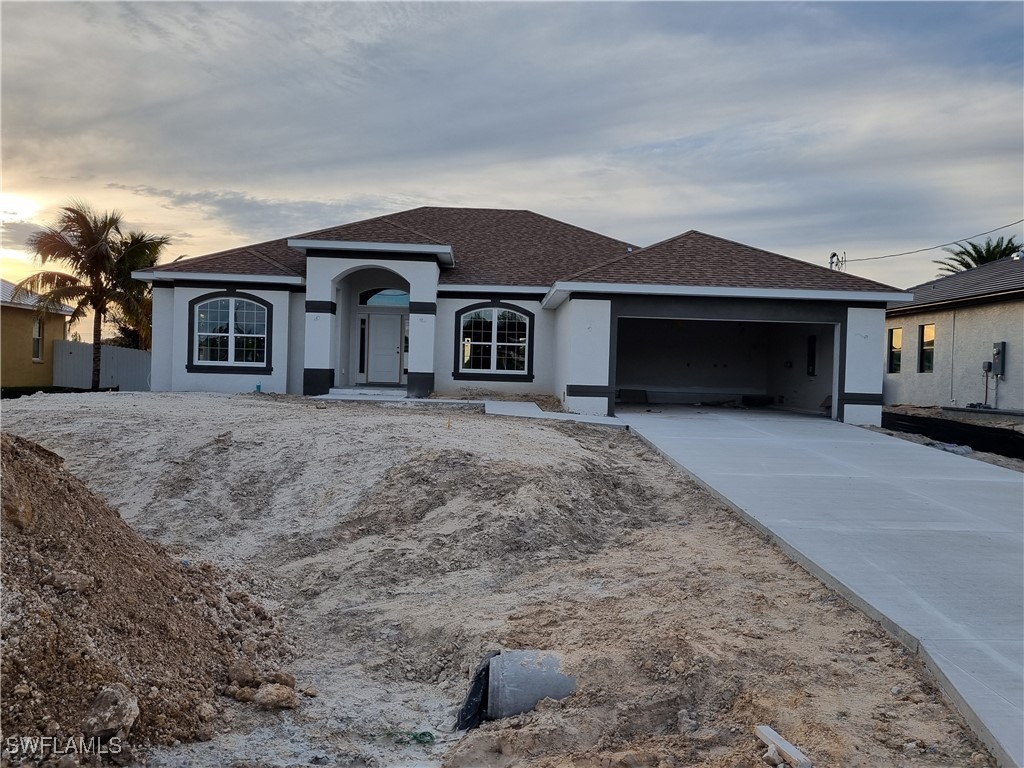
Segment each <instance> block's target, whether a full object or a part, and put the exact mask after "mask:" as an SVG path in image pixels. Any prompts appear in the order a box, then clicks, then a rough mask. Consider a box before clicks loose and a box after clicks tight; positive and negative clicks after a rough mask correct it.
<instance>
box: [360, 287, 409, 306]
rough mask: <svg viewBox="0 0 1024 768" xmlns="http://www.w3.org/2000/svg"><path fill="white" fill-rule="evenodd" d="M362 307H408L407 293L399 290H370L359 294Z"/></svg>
mask: <svg viewBox="0 0 1024 768" xmlns="http://www.w3.org/2000/svg"><path fill="white" fill-rule="evenodd" d="M359 304H360V306H364V307H408V306H409V292H408V291H403V290H401V289H399V288H371V289H370V290H368V291H363V292H362V293H360V294H359Z"/></svg>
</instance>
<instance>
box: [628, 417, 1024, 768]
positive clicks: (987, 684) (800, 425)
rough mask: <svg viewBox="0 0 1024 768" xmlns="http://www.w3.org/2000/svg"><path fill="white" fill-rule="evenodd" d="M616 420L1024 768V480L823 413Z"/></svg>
mask: <svg viewBox="0 0 1024 768" xmlns="http://www.w3.org/2000/svg"><path fill="white" fill-rule="evenodd" d="M648 408H650V411H651V412H648V411H647V409H648ZM617 414H618V417H619V418H621V419H622V420H623V421H625V422H626V423H627V424H628V425H629V426H630V428H631V429H633V430H634V431H635V432H636V433H637V434H638V435H640V437H641V438H643V439H645V440H646V441H647V442H649V443H650V444H652V445H653V446H654V447H655V448H656V449H657V450H659V451H660V452H661V453H663V454H664V455H665V456H667V457H668V458H669V459H670V460H672V461H673V462H675V463H677V464H678V465H680V466H682V467H683V468H684V469H686V470H687V471H688V472H690V473H692V474H694V475H696V476H697V478H698V479H699V480H700V481H702V482H703V483H704V484H705V485H706V486H708V487H709V488H710V489H711V490H712V491H714V492H715V493H716V494H717V495H719V496H720V497H722V498H724V499H725V500H726V501H728V502H730V503H731V505H732V506H733V507H736V508H738V509H739V510H740V512H741V513H742V514H744V515H745V516H746V517H747V518H748V519H749V520H750V521H751V523H753V524H754V525H755V526H756V527H758V528H760V529H761V530H762V531H764V532H766V533H767V534H768V535H770V536H771V537H772V538H773V539H774V540H776V541H777V542H778V543H779V544H780V545H781V546H782V547H783V549H785V550H786V551H787V552H788V553H789V554H790V555H791V556H792V557H794V558H795V559H796V560H797V561H798V562H800V563H801V565H803V566H804V567H806V568H807V569H808V570H810V571H811V572H812V573H813V574H815V575H816V576H817V577H818V578H820V579H821V580H822V581H824V582H825V583H827V584H829V585H830V586H832V587H833V588H835V589H837V590H838V591H839V592H841V593H842V594H843V595H844V596H846V597H847V598H848V599H849V600H850V601H851V602H853V603H854V604H855V605H857V606H858V607H860V608H861V609H862V610H864V611H865V612H866V613H868V615H870V616H872V617H873V618H875V619H877V620H879V621H880V622H881V623H882V624H883V625H884V626H885V627H886V628H887V629H888V630H889V631H890V632H892V633H894V634H896V635H897V636H899V637H900V638H901V639H902V640H903V641H904V642H905V643H906V644H907V645H908V646H909V647H911V648H912V649H914V650H916V651H917V652H918V653H920V654H921V656H922V658H923V659H924V660H925V662H926V664H927V665H928V666H929V667H930V668H931V670H932V671H933V673H934V674H935V675H936V677H937V678H938V681H939V684H940V685H941V686H942V689H943V690H944V691H945V692H946V693H947V694H948V695H949V696H950V697H951V698H952V699H953V700H954V702H955V703H956V704H957V707H958V708H959V709H960V711H961V712H962V713H963V714H964V716H965V717H966V718H967V719H968V721H969V722H970V724H971V726H972V727H973V728H974V729H975V732H976V733H977V734H978V735H979V737H980V738H981V739H982V740H983V741H984V742H985V743H986V744H987V745H988V747H989V748H990V749H991V750H992V752H993V754H994V755H995V756H996V759H997V760H998V761H999V763H1000V765H1004V766H1010V765H1012V766H1017V767H1018V768H1020V766H1021V764H1022V763H1024V526H1022V520H1024V477H1022V476H1021V475H1020V474H1019V473H1017V472H1013V471H1011V470H1008V469H1002V468H1000V467H996V466H992V465H990V464H984V463H982V462H979V461H976V460H974V459H970V458H965V457H961V456H955V455H953V454H950V453H944V452H943V451H939V450H936V449H934V448H930V447H927V446H923V445H917V444H915V443H911V442H908V441H905V440H900V439H898V438H894V437H889V436H887V435H884V434H880V433H877V432H872V431H870V430H866V429H860V428H858V427H852V426H849V425H846V424H839V423H836V422H833V421H829V420H827V419H823V418H819V417H811V416H806V417H805V416H799V415H793V414H788V413H780V412H773V411H767V410H766V411H730V410H722V409H702V408H700V407H694V406H689V407H688V406H644V407H639V406H638V407H628V406H627V407H622V408H620V409H618V411H617Z"/></svg>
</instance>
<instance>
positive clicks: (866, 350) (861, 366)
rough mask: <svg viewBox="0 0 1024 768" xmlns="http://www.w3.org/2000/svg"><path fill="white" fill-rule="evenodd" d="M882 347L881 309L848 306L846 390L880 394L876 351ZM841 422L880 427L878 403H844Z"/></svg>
mask: <svg viewBox="0 0 1024 768" xmlns="http://www.w3.org/2000/svg"><path fill="white" fill-rule="evenodd" d="M884 349H885V310H884V309H863V308H858V307H851V308H850V309H848V310H847V314H846V377H845V381H844V390H845V392H847V393H848V394H849V393H856V394H868V395H880V394H882V379H883V375H884V371H885V367H884V365H883V362H884V361H883V360H882V357H881V356H880V355H879V353H878V351H879V350H884ZM843 421H845V422H846V423H847V424H858V425H861V426H874V427H877V426H881V424H882V406H881V405H846V406H844V409H843Z"/></svg>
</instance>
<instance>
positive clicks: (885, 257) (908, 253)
mask: <svg viewBox="0 0 1024 768" xmlns="http://www.w3.org/2000/svg"><path fill="white" fill-rule="evenodd" d="M1022 222H1024V219H1018V220H1017V221H1014V222H1012V223H1010V224H1004V225H1003V226H1001V227H996V228H995V229H990V230H989V231H988V232H979V233H978V234H976V235H971V236H970V237H961V238H960V239H959V240H953V241H952V242H949V243H943V244H942V245H933V246H932V247H931V248H918V249H917V250H916V251H904V252H903V253H890V254H887V255H885V256H867V257H865V258H863V259H847V261H877V260H878V259H891V258H893V257H895V256H909V255H910V254H912V253H924V252H925V251H934V250H935V249H936V248H945V247H946V246H947V245H956V244H957V243H960V242H963V241H964V240H973V239H974V238H976V237H982V236H984V235H991V234H992V233H993V232H998V231H999V230H1000V229H1006V228H1007V227H1015V226H1017V225H1018V224H1020V223H1022Z"/></svg>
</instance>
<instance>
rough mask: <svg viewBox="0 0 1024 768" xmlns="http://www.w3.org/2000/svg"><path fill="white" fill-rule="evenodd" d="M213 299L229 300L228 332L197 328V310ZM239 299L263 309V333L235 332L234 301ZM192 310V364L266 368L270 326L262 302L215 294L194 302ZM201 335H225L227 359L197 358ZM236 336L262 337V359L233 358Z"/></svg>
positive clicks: (210, 302) (247, 337)
mask: <svg viewBox="0 0 1024 768" xmlns="http://www.w3.org/2000/svg"><path fill="white" fill-rule="evenodd" d="M215 301H227V302H229V305H228V317H229V321H228V332H227V333H203V332H202V331H200V330H199V311H200V310H201V309H202V308H203V307H204V306H206V305H207V304H212V303H213V302H215ZM239 301H244V302H246V303H248V304H252V305H254V306H256V307H258V308H259V309H261V310H263V327H264V329H265V332H264V333H261V334H260V333H236V332H235V322H234V317H235V304H236V302H239ZM193 311H194V312H195V315H194V317H193V322H194V323H195V325H194V328H195V338H194V340H193V342H194V353H193V354H194V356H195V359H194V360H193V361H192V364H193V365H195V366H199V367H201V366H210V367H215V366H224V365H229V366H232V367H234V368H266V367H267V365H268V364H269V362H268V360H267V356H268V354H269V346H268V339H269V337H270V332H271V328H270V322H269V313H268V312H267V308H266V307H264V306H263V305H262V304H258V303H256V302H254V301H252V300H250V299H247V298H245V297H244V296H243V297H238V296H217V297H214V298H211V299H208V300H207V301H204V302H202V303H200V304H196V305H195V308H194V310H193ZM203 336H227V337H228V359H227V360H200V359H199V352H200V346H201V345H200V341H199V340H200V338H201V337H203ZM236 337H241V338H246V339H250V338H251V339H263V360H262V361H260V362H245V361H236V360H235V338H236Z"/></svg>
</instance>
